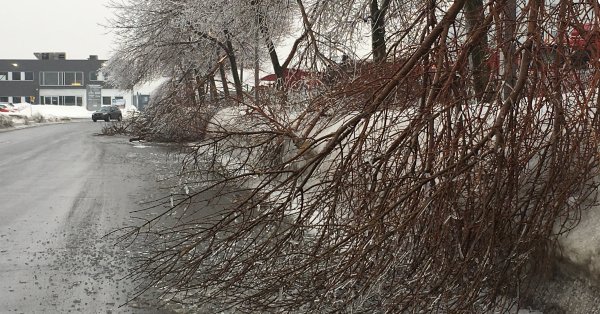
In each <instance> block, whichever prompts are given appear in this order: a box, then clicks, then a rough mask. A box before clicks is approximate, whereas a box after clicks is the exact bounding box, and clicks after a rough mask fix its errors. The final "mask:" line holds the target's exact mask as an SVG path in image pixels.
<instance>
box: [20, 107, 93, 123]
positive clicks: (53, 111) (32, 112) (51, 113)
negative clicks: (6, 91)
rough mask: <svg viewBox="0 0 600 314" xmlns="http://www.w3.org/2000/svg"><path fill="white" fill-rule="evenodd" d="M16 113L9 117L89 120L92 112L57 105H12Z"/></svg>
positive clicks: (81, 108)
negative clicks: (37, 116) (38, 116)
mask: <svg viewBox="0 0 600 314" xmlns="http://www.w3.org/2000/svg"><path fill="white" fill-rule="evenodd" d="M14 106H15V108H16V109H17V112H15V113H11V114H10V115H11V116H22V117H23V116H24V117H28V118H31V117H32V116H36V115H40V116H43V117H45V118H58V119H61V118H71V119H89V118H90V117H91V116H92V111H88V110H87V109H86V108H83V107H79V106H57V105H31V104H28V103H19V104H14Z"/></svg>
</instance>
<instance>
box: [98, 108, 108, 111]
mask: <svg viewBox="0 0 600 314" xmlns="http://www.w3.org/2000/svg"><path fill="white" fill-rule="evenodd" d="M109 111H110V107H102V108H100V109H98V112H109Z"/></svg>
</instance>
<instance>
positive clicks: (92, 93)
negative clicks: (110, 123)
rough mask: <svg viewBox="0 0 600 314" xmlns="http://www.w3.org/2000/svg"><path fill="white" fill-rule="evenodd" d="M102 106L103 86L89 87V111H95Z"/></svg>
mask: <svg viewBox="0 0 600 314" xmlns="http://www.w3.org/2000/svg"><path fill="white" fill-rule="evenodd" d="M101 106H102V86H100V85H88V86H87V110H90V111H95V110H98V109H99V108H100V107H101Z"/></svg>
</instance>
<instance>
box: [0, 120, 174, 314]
mask: <svg viewBox="0 0 600 314" xmlns="http://www.w3.org/2000/svg"><path fill="white" fill-rule="evenodd" d="M103 124H104V123H93V122H91V121H90V122H87V121H86V122H76V123H67V124H54V125H47V126H40V127H32V128H26V129H21V130H14V131H8V132H0V313H69V312H73V313H78V312H79V313H170V312H169V311H167V310H164V309H158V306H157V305H155V304H154V303H153V302H155V301H156V298H155V297H151V296H145V297H142V298H141V299H140V300H136V301H134V302H131V303H130V304H126V305H124V303H125V302H126V301H127V300H129V299H130V298H132V297H133V296H134V293H135V284H134V283H132V282H131V281H130V280H127V279H122V278H123V277H125V276H126V275H127V272H128V269H129V267H130V266H131V264H130V258H131V256H132V252H130V251H129V248H123V247H120V246H118V245H115V242H114V240H113V239H107V238H103V236H104V235H106V234H107V233H109V232H110V231H112V230H114V229H115V228H119V227H123V226H125V225H132V224H134V223H135V221H133V220H131V217H130V216H131V214H130V211H132V210H135V209H139V208H140V207H141V206H143V205H141V204H140V203H141V202H142V201H146V200H149V199H150V198H152V197H154V196H155V194H154V195H153V193H156V191H155V183H154V182H155V178H156V177H155V173H156V167H157V164H156V163H155V162H154V161H153V160H155V159H160V157H159V156H160V154H161V152H160V149H159V148H156V147H154V148H153V147H139V146H137V147H136V145H133V144H132V143H129V141H128V140H127V138H126V137H106V136H97V135H96V134H97V133H99V132H100V130H101V128H102V125H103Z"/></svg>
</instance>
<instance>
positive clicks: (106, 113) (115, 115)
mask: <svg viewBox="0 0 600 314" xmlns="http://www.w3.org/2000/svg"><path fill="white" fill-rule="evenodd" d="M111 119H112V120H118V121H121V120H123V114H122V113H121V110H120V109H119V107H116V106H106V107H101V108H100V109H98V110H96V112H94V113H92V120H94V122H96V121H98V120H104V121H106V122H108V121H110V120H111Z"/></svg>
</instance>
